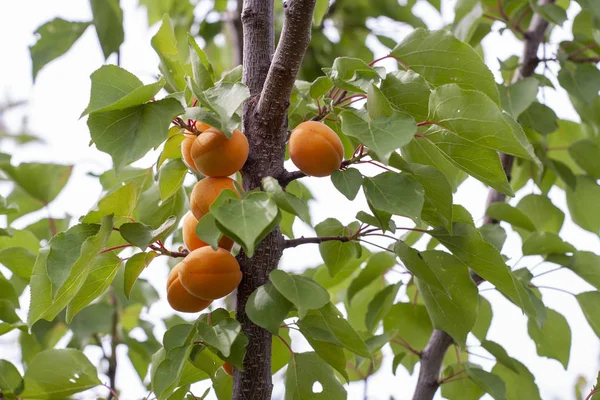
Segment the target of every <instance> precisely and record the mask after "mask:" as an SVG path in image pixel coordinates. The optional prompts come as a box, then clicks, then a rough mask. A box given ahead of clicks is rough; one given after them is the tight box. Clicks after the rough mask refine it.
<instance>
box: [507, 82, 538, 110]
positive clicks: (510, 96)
mask: <svg viewBox="0 0 600 400" xmlns="http://www.w3.org/2000/svg"><path fill="white" fill-rule="evenodd" d="M538 87H539V81H538V80H537V79H535V78H525V79H520V80H519V81H518V82H516V83H513V84H511V85H508V86H500V87H499V92H500V102H501V103H502V108H504V109H505V110H506V112H507V113H509V114H510V115H511V117H513V118H515V119H517V118H519V115H521V113H522V112H524V111H525V110H526V109H527V108H529V106H530V105H531V103H533V101H534V100H535V99H536V96H537V92H538Z"/></svg>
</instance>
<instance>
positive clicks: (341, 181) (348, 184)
mask: <svg viewBox="0 0 600 400" xmlns="http://www.w3.org/2000/svg"><path fill="white" fill-rule="evenodd" d="M362 180H363V177H362V174H361V173H360V171H359V170H357V169H356V168H348V169H346V170H343V171H342V170H336V171H333V174H331V183H333V186H335V188H336V189H337V190H338V191H339V192H340V193H341V194H343V195H344V196H346V198H347V199H348V200H350V201H352V200H354V199H355V198H356V195H357V194H358V191H359V190H360V187H361V186H362Z"/></svg>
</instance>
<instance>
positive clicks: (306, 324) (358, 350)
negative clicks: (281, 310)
mask: <svg viewBox="0 0 600 400" xmlns="http://www.w3.org/2000/svg"><path fill="white" fill-rule="evenodd" d="M298 326H299V327H300V328H301V329H303V330H304V331H306V332H308V334H309V335H311V336H312V337H313V338H314V339H317V340H324V341H327V342H330V343H333V344H336V345H338V346H341V347H345V348H347V349H348V350H350V351H352V352H353V353H355V354H358V355H359V356H361V357H370V356H371V351H370V350H369V348H368V346H367V345H366V343H365V342H364V341H363V340H362V339H361V337H360V336H359V335H358V333H356V331H355V330H354V329H353V328H352V326H351V325H350V323H349V322H348V321H347V320H346V319H344V318H343V316H342V314H341V313H340V312H339V310H338V309H337V308H336V307H335V306H334V305H333V304H332V303H328V304H327V305H326V306H324V307H322V308H320V309H318V310H313V311H310V312H309V314H308V315H307V316H306V317H304V318H302V319H301V320H300V321H299V322H298Z"/></svg>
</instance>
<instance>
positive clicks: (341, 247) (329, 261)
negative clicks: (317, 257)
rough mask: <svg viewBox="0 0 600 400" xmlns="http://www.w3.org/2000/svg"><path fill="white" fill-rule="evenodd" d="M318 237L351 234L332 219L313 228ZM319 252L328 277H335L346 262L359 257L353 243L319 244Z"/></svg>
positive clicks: (336, 241)
mask: <svg viewBox="0 0 600 400" xmlns="http://www.w3.org/2000/svg"><path fill="white" fill-rule="evenodd" d="M315 231H316V232H317V235H319V236H350V235H352V232H351V231H350V229H349V228H348V227H345V226H343V225H342V223H341V222H340V221H338V220H337V219H334V218H327V219H326V220H325V221H322V222H320V223H319V224H317V226H315ZM319 251H320V253H321V257H323V261H324V262H325V264H326V265H327V269H328V270H329V275H330V276H332V277H333V276H335V275H336V274H337V273H338V272H340V271H341V270H342V269H343V268H344V266H346V264H348V262H350V261H351V260H352V259H354V258H356V257H358V256H359V254H358V253H357V250H356V246H355V243H351V242H341V241H339V240H329V241H325V242H322V243H320V244H319Z"/></svg>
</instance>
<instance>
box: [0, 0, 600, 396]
mask: <svg viewBox="0 0 600 400" xmlns="http://www.w3.org/2000/svg"><path fill="white" fill-rule="evenodd" d="M121 2H122V6H123V8H124V15H125V39H126V40H125V43H124V45H123V47H122V58H121V65H122V66H123V67H124V68H125V69H127V70H128V71H130V72H132V73H134V74H135V75H137V76H138V77H139V78H140V79H141V80H142V81H144V82H145V83H149V82H152V81H153V79H154V78H153V77H154V75H155V74H156V73H157V71H158V70H157V64H158V58H157V56H156V55H155V53H154V51H153V49H152V48H151V46H150V38H151V37H152V35H153V34H154V32H155V31H156V29H157V26H154V27H152V28H151V29H147V27H146V13H145V10H144V9H142V8H138V7H137V5H136V4H137V1H134V0H122V1H121ZM443 3H445V4H444V6H445V9H444V20H441V19H440V18H439V17H438V16H437V15H436V13H434V12H432V9H431V8H430V7H429V6H428V5H420V6H418V8H417V9H418V12H419V15H421V16H423V17H424V18H425V21H426V22H427V23H428V24H429V26H430V27H431V28H439V27H441V26H443V24H444V21H445V22H450V21H451V20H452V7H453V3H454V2H449V1H443ZM450 3H451V4H450ZM578 10H579V8H578V6H577V5H576V4H575V3H574V2H573V5H572V7H571V9H570V10H569V16H570V18H571V19H572V17H573V16H574V15H576V13H577V12H578ZM57 16H58V17H61V18H64V19H67V20H71V21H88V20H90V19H91V12H90V9H89V5H88V2H87V1H81V0H55V1H40V0H38V1H35V0H20V1H10V2H9V1H3V2H0V37H2V38H3V39H2V40H1V41H0V54H2V55H3V59H2V62H1V63H0V99H7V98H9V99H12V100H17V99H26V100H28V101H29V106H28V107H26V108H24V109H23V110H20V111H15V112H12V113H9V114H7V115H6V117H7V118H6V121H5V122H6V123H7V124H8V126H9V128H11V129H13V130H16V129H18V127H19V126H20V123H21V118H22V117H23V115H24V113H26V114H27V115H28V118H29V127H30V130H31V131H32V132H33V133H35V134H37V135H39V136H41V137H43V138H44V139H45V140H46V142H47V143H46V144H45V145H29V146H25V147H22V148H19V149H14V148H8V146H7V148H3V149H2V151H3V152H9V153H11V154H14V159H13V160H14V161H13V162H21V161H52V162H59V163H68V164H75V169H74V173H73V176H72V178H71V180H70V182H69V184H68V185H67V187H66V188H65V190H64V191H63V192H62V193H61V195H60V196H59V197H58V198H57V199H56V201H54V202H53V204H52V206H51V208H50V213H51V215H52V216H53V217H61V216H63V215H64V214H65V213H68V214H70V215H73V216H76V217H78V216H80V215H82V214H84V213H86V212H87V211H88V210H89V209H90V208H91V207H92V206H93V205H94V203H95V202H96V201H97V200H98V198H99V196H100V194H101V188H100V185H99V184H98V183H97V182H96V181H95V180H94V179H90V178H89V177H87V174H88V173H89V172H94V173H101V172H103V171H105V170H107V169H110V167H111V161H110V157H109V156H108V155H106V154H104V153H101V152H99V151H98V150H96V148H95V147H91V148H90V147H88V143H89V140H90V135H89V130H88V128H87V125H86V121H85V119H82V120H79V115H80V114H81V111H82V110H83V109H84V108H85V106H86V105H87V102H88V99H89V90H90V80H89V76H90V74H91V73H92V72H93V71H94V70H96V69H98V68H99V67H100V66H101V65H102V64H103V63H104V60H103V57H102V53H101V50H100V47H99V45H98V42H97V39H96V33H95V31H94V30H93V28H92V27H90V28H89V29H88V30H87V31H86V32H85V33H84V35H83V36H82V38H81V39H80V40H79V41H77V43H76V44H75V46H73V48H72V49H71V50H70V51H69V52H68V53H67V54H66V55H64V56H62V57H61V58H60V59H58V60H56V61H54V62H52V63H51V64H49V65H47V66H46V67H44V69H43V70H42V71H41V72H40V73H39V74H38V76H37V82H36V84H35V86H32V80H31V61H30V58H29V52H28V46H29V45H30V44H32V43H33V42H34V36H33V32H34V30H35V29H36V28H37V27H38V26H39V25H41V24H43V23H44V22H46V21H48V20H50V19H53V18H54V17H57ZM373 23H374V24H377V23H380V22H373ZM386 26H387V25H386ZM500 26H501V25H496V26H495V27H494V28H495V31H496V33H494V34H491V35H490V36H489V37H488V38H487V39H486V40H485V42H484V45H485V48H486V50H487V51H486V62H487V63H488V64H489V65H490V67H491V69H492V70H493V71H494V70H495V69H497V65H498V64H497V58H500V59H506V58H507V57H508V56H509V55H512V54H520V51H521V44H520V42H519V41H517V40H516V39H514V37H513V36H512V35H511V34H510V33H505V34H504V36H500V35H499V34H498V33H497V30H498V28H499V27H500ZM567 27H568V29H566V30H562V29H560V28H558V29H556V30H555V32H554V35H553V37H552V43H557V42H559V41H560V40H561V39H563V38H568V32H569V31H570V24H569V23H568V24H567ZM409 31H410V29H405V28H398V29H397V30H396V34H397V35H398V38H397V39H398V40H400V39H401V37H402V35H404V34H405V33H406V32H409ZM373 42H374V41H373ZM374 50H375V51H376V53H377V54H376V57H379V56H382V55H385V51H386V50H385V49H384V48H381V47H380V46H379V47H377V46H375V47H374ZM108 62H114V59H112V58H111V59H109V60H108ZM383 65H385V66H386V67H390V68H395V67H394V66H393V63H392V62H389V63H383ZM544 101H545V102H546V103H547V104H548V105H549V106H551V107H552V108H553V109H554V110H555V111H556V113H557V114H558V115H559V117H561V118H565V119H571V120H578V117H577V115H576V114H575V113H574V112H573V109H572V107H571V106H570V104H569V102H568V99H567V97H566V94H565V93H564V92H563V91H562V90H561V91H554V90H546V93H545V98H544ZM154 160H155V155H152V156H150V157H147V158H145V159H144V160H142V161H140V162H138V163H137V164H136V165H140V166H146V167H147V166H149V165H151V164H152V163H153V162H154ZM291 168H293V167H291ZM364 172H365V173H366V174H370V175H372V174H375V173H378V171H375V170H369V169H365V170H364ZM303 182H304V183H306V184H307V185H308V186H309V187H310V189H311V190H312V192H313V194H314V195H315V197H316V199H317V201H316V202H313V204H312V209H311V214H312V219H313V222H314V223H315V224H316V223H318V222H320V221H322V220H324V219H326V218H329V217H335V218H338V219H340V220H341V221H342V222H343V223H349V222H351V221H352V220H353V218H354V216H355V215H356V212H357V211H359V210H361V209H366V208H367V207H366V202H365V201H364V197H362V195H360V196H359V197H358V198H357V200H356V201H355V202H349V201H348V200H347V199H346V198H345V197H343V196H342V195H341V194H339V193H338V192H337V191H336V190H335V189H334V188H333V187H332V185H331V182H330V180H329V179H328V178H321V179H310V180H306V179H305V180H304V181H303ZM531 192H536V189H534V188H532V187H531V186H528V187H526V188H525V189H523V190H522V191H521V192H520V193H519V194H518V196H517V198H516V199H512V200H511V203H513V204H514V203H516V202H518V199H519V198H521V197H523V196H524V195H527V194H529V193H531ZM0 194H6V188H5V187H0ZM486 195H487V189H486V188H485V187H484V185H483V184H481V183H479V182H477V181H475V180H472V179H470V180H468V181H467V182H465V183H464V184H463V185H462V186H461V188H460V189H459V191H458V193H457V194H456V195H455V202H456V203H458V204H462V205H464V206H465V207H466V208H467V209H468V210H469V211H470V212H471V213H472V215H473V217H474V218H475V220H476V221H481V217H482V216H483V213H484V206H485V198H486ZM551 197H552V199H553V201H554V202H555V204H556V205H558V206H559V207H560V208H561V209H562V210H564V211H567V208H566V203H565V196H564V194H563V193H562V192H560V191H558V190H553V191H552V192H551ZM41 215H45V211H41V212H39V213H37V214H35V215H32V216H31V218H28V219H26V220H25V219H24V222H23V223H22V225H23V226H24V225H26V224H27V223H29V222H30V221H31V220H35V219H36V218H37V217H40V216H41ZM398 221H399V222H398V225H399V226H410V225H409V222H408V221H406V220H404V221H403V220H402V219H399V220H398ZM505 228H506V229H507V231H508V232H509V239H508V241H507V243H506V244H505V247H504V250H503V252H504V253H505V254H507V255H508V256H509V257H511V261H509V264H510V265H512V264H513V263H514V261H515V260H517V259H518V258H519V257H520V248H521V247H520V246H521V242H520V239H519V238H518V236H517V235H516V234H511V231H510V228H509V227H507V226H505ZM297 234H299V235H301V234H306V235H311V234H314V233H313V232H312V230H310V228H308V227H306V226H303V225H301V224H297ZM561 234H562V235H563V237H564V239H565V240H566V241H568V242H571V243H573V244H576V246H577V247H578V248H579V249H582V250H592V251H594V250H596V251H597V249H598V237H597V236H595V235H592V234H590V233H587V232H585V231H583V230H581V229H580V228H578V227H577V226H575V225H574V224H573V223H572V222H571V221H570V220H567V221H566V222H565V226H564V227H563V230H562V232H561ZM158 260H161V259H157V260H156V261H155V262H154V263H153V264H152V267H151V268H150V269H149V270H146V271H145V272H144V273H143V275H142V276H143V277H146V278H148V279H149V280H150V281H152V282H153V283H154V284H155V286H156V288H157V290H158V291H159V293H160V294H161V296H163V299H164V298H165V290H164V287H163V285H164V282H165V280H166V276H167V272H168V269H167V266H166V264H161V261H158ZM538 261H539V260H536V259H535V258H533V257H530V258H527V259H525V260H523V261H522V262H521V263H520V264H519V266H521V267H522V266H528V265H529V266H532V265H535V264H537V263H538ZM321 262H322V261H321V258H320V255H319V252H318V248H317V247H316V246H315V245H307V246H302V247H301V248H296V249H290V250H287V251H286V253H285V255H284V257H283V259H282V261H281V265H280V267H281V268H283V269H285V270H287V271H302V270H303V269H304V268H306V267H313V266H316V265H319V264H320V263H321ZM551 268H552V266H551V265H549V266H546V265H542V266H540V267H539V268H538V269H536V272H542V271H544V270H545V269H551ZM3 271H4V272H5V274H6V273H7V271H6V270H5V269H3ZM391 278H393V277H391V276H390V279H391ZM536 282H537V283H538V284H539V285H548V286H555V287H562V288H567V289H568V290H570V291H572V292H575V293H579V292H582V291H586V290H591V289H592V287H591V286H590V285H588V284H586V283H585V282H583V281H582V280H581V279H579V278H577V277H575V276H574V275H573V274H571V273H570V272H568V271H559V272H554V273H552V274H549V275H546V276H544V278H540V279H539V281H536ZM484 287H489V284H484V285H482V288H484ZM542 293H543V295H544V302H545V304H546V305H547V306H548V307H550V308H552V309H555V310H557V311H559V312H560V313H562V314H563V315H565V316H566V318H567V319H568V321H569V323H570V325H571V327H572V347H571V359H570V363H569V368H568V370H567V371H565V370H564V369H563V368H562V366H561V365H560V364H559V362H558V361H555V360H549V359H546V358H540V357H538V356H537V354H536V351H535V344H534V343H533V341H532V340H531V339H530V338H529V337H528V335H527V319H526V318H525V317H524V316H523V315H522V314H521V311H520V310H518V309H517V308H516V307H515V306H513V305H512V304H511V303H509V302H508V301H507V300H505V299H504V298H503V297H502V296H501V295H500V294H498V293H496V292H495V291H492V290H490V291H485V292H484V296H485V297H486V298H488V299H489V300H490V301H491V303H492V307H493V310H494V320H493V323H492V326H491V329H490V331H489V333H488V339H490V340H494V341H496V342H498V343H500V344H502V345H503V346H505V348H506V349H507V351H508V353H509V354H510V355H511V356H513V357H515V358H517V359H518V360H520V361H521V362H523V363H525V364H526V365H527V366H528V367H529V368H530V370H531V372H532V373H533V374H534V375H535V376H536V380H537V383H538V386H539V388H540V391H541V394H542V398H544V399H571V398H573V397H574V394H573V385H574V382H575V380H576V378H577V376H578V375H584V376H586V377H587V378H588V380H592V379H594V378H595V376H596V374H597V371H598V364H599V362H598V354H599V350H600V349H599V341H598V338H597V337H596V336H595V335H594V333H593V331H592V330H591V328H590V327H589V326H588V324H587V322H586V321H585V319H584V317H583V314H582V313H581V311H580V310H579V307H578V306H577V303H576V301H575V299H574V298H573V297H571V296H569V295H566V294H563V293H560V292H556V291H550V290H542ZM21 301H22V306H23V307H22V308H24V309H25V310H26V307H27V303H28V294H27V293H25V295H24V296H23V297H22V298H21ZM170 313H171V311H170V308H169V307H168V305H167V304H166V301H162V302H161V303H159V304H156V305H154V306H152V308H151V309H150V313H145V314H144V318H147V319H150V320H153V321H157V320H158V319H159V317H161V316H162V317H164V316H166V315H169V314H170ZM25 314H26V311H23V313H22V316H23V317H25ZM187 318H190V316H187ZM163 332H164V328H163V327H161V326H158V327H157V329H156V333H157V336H158V337H159V339H160V338H161V337H162V333H163ZM138 333H139V332H138ZM293 333H295V332H293ZM140 337H143V333H142V334H141V336H140ZM292 339H293V347H294V349H296V350H302V351H306V350H308V348H307V346H306V343H305V342H304V340H303V339H301V338H299V337H298V336H295V335H294V334H293V335H292ZM471 339H472V338H471ZM15 340H16V333H14V332H13V333H11V334H8V335H4V336H2V337H0V357H1V358H7V359H9V360H11V361H13V362H15V363H17V362H18V360H19V358H20V354H19V352H18V349H17V348H15V347H14V346H12V344H13V343H14V341H15ZM61 343H62V345H64V344H66V340H63V341H62V342H61ZM469 343H473V344H475V343H477V342H476V340H470V341H469ZM473 351H474V352H476V353H478V354H485V352H484V351H483V349H481V348H474V349H473ZM87 353H88V356H89V357H90V358H91V359H92V361H93V362H97V361H98V360H99V357H100V354H99V351H98V350H97V349H96V350H90V351H88V352H87ZM386 354H388V355H389V354H390V352H389V350H388V351H386ZM119 356H120V363H119V374H118V378H117V380H118V386H119V388H120V389H121V390H122V395H121V399H122V400H125V399H127V400H128V399H135V398H141V397H142V396H144V394H145V393H146V392H145V389H144V388H143V386H142V385H141V384H140V383H139V379H138V378H137V375H136V374H135V372H134V371H133V369H132V366H131V364H130V363H129V361H128V359H127V357H126V353H125V348H122V347H121V348H119ZM472 361H473V362H477V363H480V364H481V365H483V366H485V367H486V368H488V367H491V366H492V365H493V362H490V361H486V360H484V359H479V358H477V359H475V358H474V359H473V360H472ZM391 362H392V357H387V358H386V359H385V362H384V365H383V366H382V368H381V370H380V372H379V373H378V374H376V376H374V377H373V378H371V380H370V383H369V395H370V398H372V399H386V398H389V396H390V395H393V396H394V397H395V398H396V399H409V398H410V397H411V395H412V391H413V388H414V384H415V381H416V377H417V373H415V375H414V376H413V377H410V376H409V375H408V374H407V373H406V371H405V370H404V369H403V368H402V367H400V368H399V369H398V372H397V375H396V376H393V375H392V374H391V372H390V371H391ZM19 368H21V367H20V366H19ZM21 370H22V369H21ZM278 378H279V379H276V385H275V391H274V398H282V395H283V389H284V388H283V385H282V380H281V373H280V374H278ZM102 379H103V381H106V379H105V377H103V378H102ZM198 386H199V387H198V390H195V393H197V394H201V393H202V392H203V389H201V388H204V387H205V384H200V385H198ZM348 390H349V396H348V398H349V399H362V384H361V383H358V384H353V385H351V386H350V387H349V388H348ZM105 391H106V390H105V389H103V388H100V389H97V390H96V392H95V393H96V394H104V392H105ZM438 396H439V393H438ZM82 398H85V399H88V398H89V399H91V398H94V394H93V393H89V392H88V393H86V394H84V395H82ZM211 398H212V397H211Z"/></svg>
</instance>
